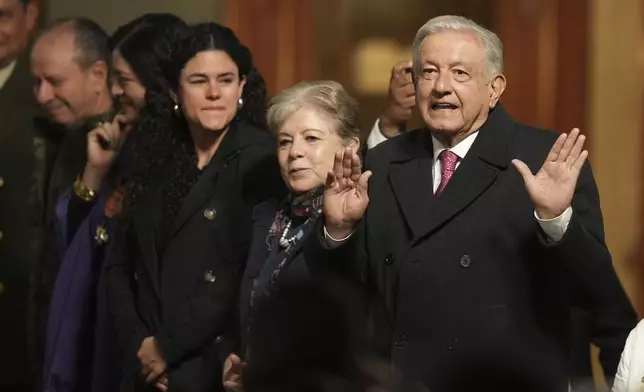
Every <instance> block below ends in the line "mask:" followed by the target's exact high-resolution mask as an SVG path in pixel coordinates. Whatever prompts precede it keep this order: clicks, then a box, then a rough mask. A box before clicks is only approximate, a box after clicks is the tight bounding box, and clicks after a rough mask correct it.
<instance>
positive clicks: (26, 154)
mask: <svg viewBox="0 0 644 392" xmlns="http://www.w3.org/2000/svg"><path fill="white" fill-rule="evenodd" d="M37 17H38V6H37V5H36V3H35V2H33V1H30V0H0V118H1V119H2V126H0V347H2V351H3V352H4V353H11V354H6V355H2V356H1V357H0V369H2V370H1V371H0V373H1V374H2V377H0V390H2V391H22V390H26V389H27V388H28V386H29V385H30V384H31V381H32V376H33V374H30V373H29V372H28V359H27V354H28V352H29V350H28V349H27V303H28V302H27V299H28V287H29V268H30V266H31V265H32V264H33V263H34V260H35V258H36V257H37V250H38V249H39V247H40V243H39V241H38V240H39V238H40V232H41V231H40V230H41V227H40V225H39V221H38V215H37V213H36V212H35V209H36V208H37V201H38V193H37V188H36V185H37V184H35V183H33V182H32V176H31V175H32V172H33V169H34V165H35V157H36V154H38V153H39V151H37V149H36V141H37V133H36V128H35V125H34V122H33V120H34V117H35V116H36V114H37V110H38V106H37V104H36V101H35V99H34V97H33V93H32V92H31V76H30V74H29V55H28V46H29V44H30V35H31V32H32V31H33V30H34V28H35V27H36V21H37Z"/></svg>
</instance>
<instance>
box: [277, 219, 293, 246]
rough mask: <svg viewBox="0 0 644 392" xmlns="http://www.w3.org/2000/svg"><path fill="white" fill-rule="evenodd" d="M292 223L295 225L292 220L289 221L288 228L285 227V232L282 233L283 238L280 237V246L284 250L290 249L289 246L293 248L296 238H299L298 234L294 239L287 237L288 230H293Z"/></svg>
mask: <svg viewBox="0 0 644 392" xmlns="http://www.w3.org/2000/svg"><path fill="white" fill-rule="evenodd" d="M291 223H293V221H291V220H290V221H288V223H287V224H286V227H284V231H283V232H282V236H281V237H280V246H281V247H282V248H288V247H289V246H291V244H292V243H293V241H294V240H295V236H297V232H296V233H295V234H294V235H293V237H291V238H286V235H287V234H288V230H289V229H290V228H291Z"/></svg>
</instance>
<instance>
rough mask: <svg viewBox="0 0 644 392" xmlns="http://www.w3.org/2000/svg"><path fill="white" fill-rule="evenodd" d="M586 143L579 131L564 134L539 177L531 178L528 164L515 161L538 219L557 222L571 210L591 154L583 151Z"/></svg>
mask: <svg viewBox="0 0 644 392" xmlns="http://www.w3.org/2000/svg"><path fill="white" fill-rule="evenodd" d="M585 140H586V137H585V136H584V135H580V134H579V129H577V128H575V129H573V130H572V131H571V132H570V135H566V134H565V133H564V134H561V136H559V138H558V139H557V141H556V142H555V144H554V145H553V146H552V149H551V150H550V153H549V154H548V157H547V158H546V161H545V162H544V164H543V166H541V169H540V170H539V171H538V172H537V174H536V175H532V172H530V169H529V168H528V166H527V165H526V164H525V163H523V162H521V161H520V160H518V159H514V160H512V163H513V164H514V166H515V167H516V168H517V170H518V171H519V173H520V174H521V176H522V177H523V181H524V182H525V187H526V189H527V191H528V195H530V199H531V200H532V203H534V206H535V211H536V212H537V216H538V217H539V218H541V219H553V218H556V217H558V216H559V215H561V214H563V212H564V211H565V210H566V209H567V208H568V207H569V206H570V203H571V202H572V197H573V195H574V193H575V187H576V186H577V179H578V178H579V173H580V172H581V168H582V167H583V166H584V162H586V158H587V157H588V151H586V150H582V149H583V146H584V141H585Z"/></svg>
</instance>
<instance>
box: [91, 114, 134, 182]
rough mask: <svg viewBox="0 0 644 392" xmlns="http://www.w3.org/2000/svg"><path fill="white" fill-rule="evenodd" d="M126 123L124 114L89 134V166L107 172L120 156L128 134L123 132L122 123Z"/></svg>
mask: <svg viewBox="0 0 644 392" xmlns="http://www.w3.org/2000/svg"><path fill="white" fill-rule="evenodd" d="M124 122H125V116H123V115H122V114H119V115H117V116H116V117H114V120H113V121H112V122H111V123H110V122H104V123H101V124H100V125H99V126H98V127H96V128H94V129H93V130H92V131H90V132H89V133H88V134H87V164H88V165H90V166H92V167H94V168H96V169H99V170H102V171H105V172H106V171H107V170H109V167H110V166H111V165H112V162H114V160H115V159H116V157H117V156H118V153H119V151H120V150H121V147H122V146H123V142H124V141H125V136H126V133H127V132H123V131H122V130H121V123H124Z"/></svg>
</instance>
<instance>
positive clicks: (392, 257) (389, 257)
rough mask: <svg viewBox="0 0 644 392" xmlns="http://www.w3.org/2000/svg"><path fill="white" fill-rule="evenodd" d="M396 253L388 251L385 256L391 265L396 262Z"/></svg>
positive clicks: (387, 263)
mask: <svg viewBox="0 0 644 392" xmlns="http://www.w3.org/2000/svg"><path fill="white" fill-rule="evenodd" d="M394 260H395V258H394V255H393V254H391V253H387V256H385V264H386V265H388V266H390V265H392V264H393V263H394Z"/></svg>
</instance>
